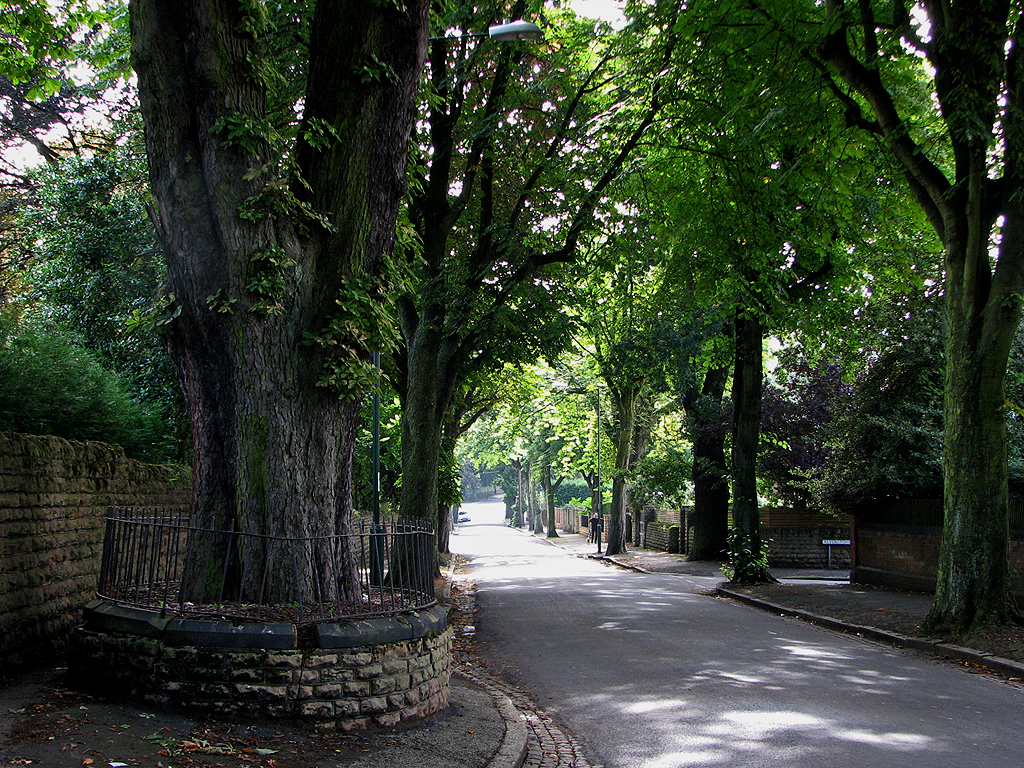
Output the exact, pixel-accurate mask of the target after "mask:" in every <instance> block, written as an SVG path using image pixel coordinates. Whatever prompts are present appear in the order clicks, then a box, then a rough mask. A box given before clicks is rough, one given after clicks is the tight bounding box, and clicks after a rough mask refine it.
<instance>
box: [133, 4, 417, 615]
mask: <svg viewBox="0 0 1024 768" xmlns="http://www.w3.org/2000/svg"><path fill="white" fill-rule="evenodd" d="M404 7H405V9H406V10H403V11H399V10H396V9H395V7H393V6H385V5H381V6H376V5H375V6H373V7H372V8H370V9H367V8H366V7H364V5H363V4H362V3H360V2H356V1H355V0H348V2H336V3H318V4H317V7H316V11H315V14H314V18H313V22H312V27H311V34H310V42H309V64H308V68H307V70H308V82H307V89H306V93H305V98H304V110H305V114H304V117H303V119H304V121H305V124H307V125H308V124H323V125H327V126H330V130H331V131H332V136H333V137H334V140H333V141H330V142H327V143H326V145H319V144H318V145H317V146H316V147H313V146H311V145H309V144H307V143H305V142H304V140H303V139H301V138H300V139H298V143H297V144H296V146H295V147H294V152H293V157H294V158H295V163H296V166H297V171H296V173H297V175H299V176H301V178H302V183H297V182H296V180H295V179H283V178H281V177H280V176H279V175H278V173H279V172H278V171H277V170H276V169H277V168H279V167H280V165H281V163H280V162H279V161H280V158H278V157H277V156H276V155H274V154H273V152H274V151H276V150H273V149H272V148H271V146H270V144H269V141H268V140H267V138H266V137H267V135H268V133H267V132H266V131H264V130H262V129H261V128H260V127H259V126H262V125H263V123H262V120H263V118H264V116H265V112H266V102H267V95H266V91H265V86H264V85H263V84H264V82H265V78H264V75H263V74H262V73H261V69H260V67H261V66H262V65H263V64H265V63H266V60H265V59H263V58H262V56H263V51H262V48H261V43H260V41H259V40H258V39H257V38H256V37H254V35H253V34H252V33H251V32H249V31H247V30H251V29H252V28H253V26H258V24H259V20H258V19H256V18H255V17H246V10H245V8H246V6H245V4H240V3H226V2H217V1H216V0H132V2H131V3H130V11H131V31H132V60H133V65H134V67H135V70H136V73H137V75H138V82H139V98H140V104H141V109H142V114H143V118H144V121H145V129H146V145H147V151H148V155H149V166H150V177H151V181H152V190H153V196H154V200H155V203H156V213H155V216H154V219H155V222H156V225H157V229H158V232H159V235H160V238H161V241H162V245H163V249H164V253H165V255H166V258H167V266H168V280H169V293H171V294H173V297H174V312H176V313H177V317H176V318H175V319H174V321H173V324H172V326H171V328H172V333H171V335H170V345H171V350H172V355H173V358H174V360H175V363H176V366H177V369H178V371H179V374H180V376H181V379H182V384H183V390H184V393H185V397H186V400H187V404H188V409H189V414H190V417H191V422H192V432H193V438H194V453H193V455H194V474H193V502H192V504H193V522H194V524H195V525H196V526H199V527H206V528H211V529H215V530H220V531H235V532H238V533H241V534H246V535H248V536H247V537H244V538H239V537H234V536H227V537H225V538H221V539H220V540H217V541H210V540H207V541H206V542H200V541H198V540H197V543H196V544H195V545H194V548H193V551H192V553H191V554H192V560H191V564H192V566H191V568H190V571H189V573H188V574H187V583H186V585H185V592H186V595H187V596H188V598H189V599H193V600H208V599H217V598H219V597H221V596H224V597H227V596H230V597H243V598H249V599H255V598H256V597H257V596H259V597H260V598H261V599H262V600H264V601H277V602H292V601H305V602H308V601H312V600H315V599H319V598H321V597H332V598H333V597H338V598H348V597H354V596H355V595H356V592H357V590H358V581H357V579H356V577H355V570H354V560H353V557H352V549H351V547H350V546H348V545H347V544H341V545H339V546H338V547H337V548H335V547H334V546H333V545H328V544H319V545H316V546H315V548H313V549H310V548H309V547H306V548H300V549H301V551H292V545H290V544H288V542H286V541H284V539H292V538H308V537H313V536H319V537H323V536H330V535H342V534H347V533H349V532H350V531H351V521H352V501H351V460H352V448H353V445H354V441H355V435H356V414H357V406H358V403H357V401H356V400H355V399H354V398H353V399H350V400H349V401H348V402H343V401H341V400H340V399H339V397H338V394H337V393H335V392H331V391H330V390H328V389H326V388H324V387H320V386H318V381H319V380H320V378H321V376H322V374H323V367H324V363H325V362H326V358H325V353H324V351H323V349H322V348H321V347H318V346H316V345H307V344H306V343H305V341H306V335H307V334H312V335H316V334H319V333H320V332H321V331H322V330H323V328H324V327H325V326H326V325H327V324H328V321H329V319H330V317H331V316H332V315H333V314H334V313H335V312H336V309H337V307H336V304H335V300H336V299H337V297H338V294H339V291H340V290H341V289H342V288H343V287H344V286H345V285H346V280H347V278H349V277H350V276H362V275H374V274H376V273H377V272H378V261H379V259H380V257H381V256H382V255H386V254H388V253H389V252H390V250H391V247H392V244H393V240H394V223H395V220H396V217H397V213H398V206H399V203H400V201H401V198H402V196H403V194H404V189H405V154H406V147H407V144H408V139H409V134H410V130H411V127H412V123H413V120H414V118H415V114H416V98H415V97H416V94H417V89H418V84H419V77H420V73H421V72H422V62H423V59H424V55H425V51H426V36H427V9H428V3H427V2H426V0H410V2H407V3H406V4H405V6H404ZM367 60H376V61H379V62H381V63H382V64H383V65H385V66H387V67H388V68H389V71H391V72H393V73H394V77H392V78H381V79H380V81H377V82H373V83H368V82H364V78H363V76H362V72H361V71H360V70H359V66H360V65H361V64H362V63H363V62H365V61H367ZM244 124H248V125H252V126H256V128H255V129H253V132H252V135H248V136H245V137H244V138H239V136H238V135H237V134H236V133H234V132H233V131H232V130H228V129H227V128H226V127H225V126H233V125H234V126H238V125H244ZM283 183H284V185H285V186H286V185H287V184H291V190H292V193H291V194H293V195H294V197H293V198H292V199H293V200H294V205H291V207H289V205H290V204H289V203H288V196H287V195H285V196H284V200H283V201H279V202H280V207H277V208H275V207H274V206H273V203H272V202H271V197H272V196H273V195H274V194H275V190H276V191H279V190H281V189H282V184H283ZM274 199H275V200H276V199H277V198H274ZM257 200H261V201H264V202H265V203H270V205H269V206H264V207H261V206H260V205H254V201H257ZM243 208H248V212H247V213H245V214H244V215H243ZM306 211H313V212H315V214H316V216H317V217H322V220H323V221H325V222H329V225H328V226H324V225H322V224H321V219H317V218H314V219H311V217H310V216H309V215H308V213H307V212H306ZM260 278H271V279H270V280H269V281H261V280H260ZM268 282H269V283H277V284H278V288H277V289H271V290H270V291H269V292H268V291H267V290H265V289H261V288H260V287H259V286H260V285H261V284H262V285H266V284H267V283H268ZM254 286H256V287H254ZM346 341H347V340H346ZM355 351H356V352H357V354H358V355H359V356H360V357H361V358H363V359H365V358H367V357H368V355H369V350H365V349H359V348H356V350H355ZM253 536H256V537H274V538H253ZM225 575H226V578H224V576H225Z"/></svg>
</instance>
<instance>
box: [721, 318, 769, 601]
mask: <svg viewBox="0 0 1024 768" xmlns="http://www.w3.org/2000/svg"><path fill="white" fill-rule="evenodd" d="M735 329H736V334H735V338H736V366H735V369H734V372H733V379H732V397H733V422H732V520H733V528H734V529H735V534H736V536H737V540H738V546H737V545H736V544H734V545H733V550H732V553H731V559H732V561H733V562H732V563H731V565H732V567H733V569H734V575H733V580H734V581H738V582H741V583H757V582H762V581H772V577H771V575H770V574H769V573H768V568H767V565H766V564H762V563H760V562H759V559H760V554H761V550H762V547H763V541H762V539H761V516H760V513H759V510H758V504H757V449H758V444H759V443H760V439H761V385H762V377H763V375H764V373H763V372H764V368H763V365H764V362H763V359H762V358H763V353H762V343H763V339H762V331H761V322H760V320H759V319H758V318H757V317H756V316H755V315H753V314H750V313H747V312H744V311H743V310H737V312H736V326H735Z"/></svg>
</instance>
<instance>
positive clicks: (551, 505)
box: [541, 464, 564, 539]
mask: <svg viewBox="0 0 1024 768" xmlns="http://www.w3.org/2000/svg"><path fill="white" fill-rule="evenodd" d="M541 473H542V474H541V484H542V485H543V487H544V500H545V503H546V504H547V513H548V514H547V527H548V538H549V539H557V538H560V537H559V535H558V530H557V528H556V527H555V491H557V490H558V486H560V485H561V484H562V480H563V479H564V478H559V479H558V480H552V479H551V465H550V464H546V465H545V466H543V467H541Z"/></svg>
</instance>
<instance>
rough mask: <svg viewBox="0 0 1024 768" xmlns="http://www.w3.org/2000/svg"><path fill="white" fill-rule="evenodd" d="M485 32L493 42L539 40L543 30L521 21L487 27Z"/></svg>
mask: <svg viewBox="0 0 1024 768" xmlns="http://www.w3.org/2000/svg"><path fill="white" fill-rule="evenodd" d="M487 32H488V34H489V35H490V37H491V38H493V39H494V40H539V39H541V38H542V37H544V30H542V29H541V28H540V27H538V26H537V25H536V24H533V23H531V22H529V21H523V20H522V19H516V20H515V21H510V22H507V23H505V24H495V25H494V26H493V27H489V28H488V30H487Z"/></svg>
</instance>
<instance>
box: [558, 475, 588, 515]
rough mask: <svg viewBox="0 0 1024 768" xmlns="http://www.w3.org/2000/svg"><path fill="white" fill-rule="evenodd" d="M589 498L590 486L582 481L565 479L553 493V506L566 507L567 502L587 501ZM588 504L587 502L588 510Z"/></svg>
mask: <svg viewBox="0 0 1024 768" xmlns="http://www.w3.org/2000/svg"><path fill="white" fill-rule="evenodd" d="M589 498H590V486H588V485H587V484H586V482H585V481H584V480H581V479H579V478H575V477H574V478H566V479H565V480H563V481H562V484H561V485H560V486H558V490H557V491H555V506H558V507H567V506H569V502H570V501H572V500H573V499H589ZM589 506H590V503H589V501H588V502H587V507H588V508H589Z"/></svg>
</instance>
